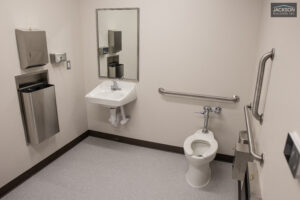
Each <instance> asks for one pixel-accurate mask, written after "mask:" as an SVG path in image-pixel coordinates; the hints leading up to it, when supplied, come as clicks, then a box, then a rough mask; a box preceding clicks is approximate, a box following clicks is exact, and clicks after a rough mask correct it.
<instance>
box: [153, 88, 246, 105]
mask: <svg viewBox="0 0 300 200" xmlns="http://www.w3.org/2000/svg"><path fill="white" fill-rule="evenodd" d="M158 92H159V93H160V94H167V95H176V96H184V97H193V98H200V99H208V100H216V101H227V102H234V103H237V102H239V101H240V97H239V96H237V95H233V97H220V96H212V95H205V94H190V93H183V92H174V91H167V90H165V89H164V88H158Z"/></svg>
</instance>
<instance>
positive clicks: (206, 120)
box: [200, 106, 222, 133]
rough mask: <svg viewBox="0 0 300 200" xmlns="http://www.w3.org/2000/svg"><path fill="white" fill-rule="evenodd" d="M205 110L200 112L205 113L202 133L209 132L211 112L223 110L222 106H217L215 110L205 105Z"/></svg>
mask: <svg viewBox="0 0 300 200" xmlns="http://www.w3.org/2000/svg"><path fill="white" fill-rule="evenodd" d="M203 109H204V111H203V112H200V114H202V115H204V127H203V129H202V133H208V119H209V113H210V112H214V113H216V114H220V113H221V111H222V108H221V107H216V108H215V109H214V110H213V109H212V108H211V107H210V106H204V108H203Z"/></svg>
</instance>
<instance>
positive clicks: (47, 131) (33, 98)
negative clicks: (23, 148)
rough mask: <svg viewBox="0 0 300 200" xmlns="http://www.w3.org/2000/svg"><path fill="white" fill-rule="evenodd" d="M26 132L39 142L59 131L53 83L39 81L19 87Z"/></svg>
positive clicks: (31, 139) (31, 140) (32, 141)
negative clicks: (38, 82)
mask: <svg viewBox="0 0 300 200" xmlns="http://www.w3.org/2000/svg"><path fill="white" fill-rule="evenodd" d="M20 93H21V96H22V103H23V108H24V112H25V123H26V129H27V134H28V137H29V140H30V143H31V144H39V143H41V142H43V141H44V140H46V139H47V138H49V137H51V136H53V135H55V134H56V133H58V132H59V123H58V115H57V107H56V97H55V88H54V85H50V84H46V83H40V84H35V85H32V86H28V87H24V88H22V89H20Z"/></svg>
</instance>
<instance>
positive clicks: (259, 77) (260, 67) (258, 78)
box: [252, 49, 275, 124]
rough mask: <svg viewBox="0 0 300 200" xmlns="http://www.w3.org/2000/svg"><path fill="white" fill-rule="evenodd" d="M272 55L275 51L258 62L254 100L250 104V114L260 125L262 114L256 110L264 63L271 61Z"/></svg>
mask: <svg viewBox="0 0 300 200" xmlns="http://www.w3.org/2000/svg"><path fill="white" fill-rule="evenodd" d="M274 55H275V49H272V50H271V51H270V52H268V53H266V54H264V55H263V56H262V57H261V59H260V61H259V67H258V73H257V80H256V86H255V92H254V98H253V104H252V114H253V116H254V117H255V119H257V120H258V121H259V122H260V123H261V124H262V121H263V114H259V113H258V109H259V102H260V96H261V90H262V84H263V80H264V73H265V68H266V62H267V60H268V59H271V60H273V59H274Z"/></svg>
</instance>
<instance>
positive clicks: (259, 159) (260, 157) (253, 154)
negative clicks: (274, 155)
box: [244, 105, 264, 163]
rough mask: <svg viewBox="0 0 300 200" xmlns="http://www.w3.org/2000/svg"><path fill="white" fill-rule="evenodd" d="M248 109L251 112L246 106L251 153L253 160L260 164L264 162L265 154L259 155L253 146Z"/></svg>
mask: <svg viewBox="0 0 300 200" xmlns="http://www.w3.org/2000/svg"><path fill="white" fill-rule="evenodd" d="M248 109H249V110H251V106H250V105H246V106H245V107H244V113H245V121H246V127H247V135H248V141H249V145H248V146H249V152H250V154H251V155H252V156H253V158H254V159H255V160H257V161H259V162H260V163H262V162H263V161H264V158H263V154H260V155H259V154H257V153H255V150H254V145H253V138H252V132H251V127H250V121H249V114H248Z"/></svg>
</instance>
